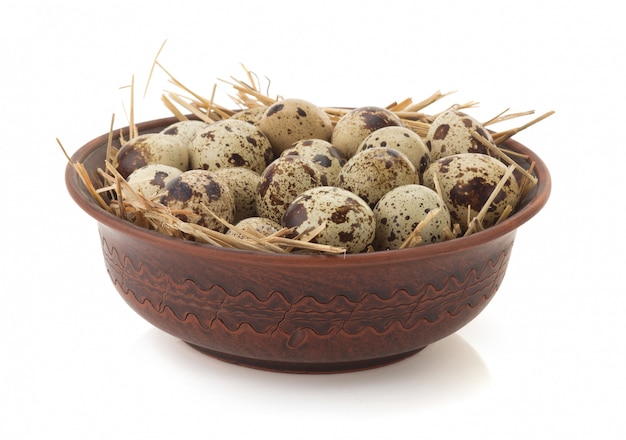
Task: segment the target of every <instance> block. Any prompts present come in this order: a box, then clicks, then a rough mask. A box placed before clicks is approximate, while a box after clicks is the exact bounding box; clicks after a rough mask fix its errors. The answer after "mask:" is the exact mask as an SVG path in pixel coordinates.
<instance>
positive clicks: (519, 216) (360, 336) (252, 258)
mask: <svg viewBox="0 0 626 440" xmlns="http://www.w3.org/2000/svg"><path fill="white" fill-rule="evenodd" d="M175 121H176V119H174V118H163V119H158V120H153V121H148V122H144V123H141V124H138V125H137V128H138V129H139V132H140V133H148V132H156V131H160V130H161V129H163V128H164V127H166V126H168V125H169V124H171V123H173V122H175ZM108 139H109V134H108V133H107V134H103V135H102V136H99V137H97V138H95V139H93V140H92V141H90V142H88V143H87V144H86V145H84V146H83V147H81V148H80V149H79V150H78V151H77V152H76V153H75V154H74V155H73V156H72V160H73V161H75V162H80V163H82V164H83V165H84V166H85V167H86V169H87V170H88V171H89V172H90V174H92V175H94V176H95V175H97V173H96V170H97V169H98V168H102V167H103V165H104V160H105V154H106V149H107V142H108ZM505 146H506V147H507V148H510V149H512V150H515V151H517V152H519V153H522V154H524V155H526V156H528V158H529V159H530V160H532V161H533V162H535V168H534V173H535V176H536V177H537V179H538V184H537V185H535V187H534V188H533V190H532V191H530V192H529V193H528V194H527V196H526V197H525V198H524V200H522V202H521V204H520V206H519V207H518V209H517V210H516V212H515V213H514V214H513V215H511V216H510V217H509V218H508V219H506V220H505V221H503V222H501V223H500V224H498V225H496V226H493V227H491V228H488V229H485V230H484V231H481V232H478V233H474V234H472V235H470V236H468V237H463V238H457V239H454V240H449V241H446V242H442V243H436V244H429V245H427V246H422V247H415V248H410V249H403V250H393V251H378V252H371V253H363V254H354V255H293V254H289V255H283V254H269V253H261V252H253V251H244V250H237V249H226V248H220V247H215V246H211V245H205V244H200V243H195V242H191V241H187V240H182V239H177V238H171V237H166V236H164V235H161V234H159V233H157V232H154V231H151V230H148V229H143V228H140V227H138V226H135V225H134V224H131V223H130V222H128V221H126V220H123V219H121V218H119V217H116V216H114V215H112V214H110V213H108V212H106V211H105V210H104V209H102V208H101V207H100V206H99V205H98V204H97V203H96V202H95V200H94V199H93V198H92V196H91V195H90V194H89V192H88V191H87V189H86V187H85V185H84V184H83V182H82V181H81V179H80V177H79V176H78V174H77V173H76V171H75V169H74V168H73V167H72V165H71V164H69V165H68V166H67V168H66V172H65V180H66V186H67V189H68V191H69V194H70V195H71V197H72V198H73V199H74V201H75V202H76V203H77V204H78V205H79V206H80V207H81V208H82V209H83V210H84V211H85V212H86V213H87V214H89V215H90V216H91V217H93V218H94V219H95V220H96V221H97V224H98V230H99V234H100V239H101V244H102V252H103V255H104V263H105V266H106V270H107V271H108V273H109V275H110V277H111V281H112V283H113V285H114V286H115V288H116V289H117V291H118V292H119V294H120V295H121V297H122V298H123V299H124V300H125V301H126V303H127V304H128V305H129V306H130V307H131V308H132V309H133V310H135V312H137V313H138V314H139V315H140V316H141V317H143V318H144V319H146V320H147V321H148V322H150V323H151V324H153V325H154V326H156V327H157V328H159V329H161V330H163V331H165V332H167V333H169V334H171V335H173V336H175V337H177V338H180V339H182V340H183V341H185V342H187V343H188V344H190V345H191V346H193V347H194V348H196V349H198V350H200V351H202V352H204V353H206V354H208V355H211V356H213V357H216V358H219V359H221V360H224V361H228V362H232V363H236V364H240V365H245V366H248V367H254V368H260V369H266V370H273V371H282V372H299V373H331V372H343V371H354V370H361V369H366V368H373V367H377V366H382V365H385V364H388V363H391V362H395V361H398V360H400V359H403V358H406V357H408V356H410V355H412V354H414V353H416V352H417V351H419V350H421V349H422V348H424V347H425V346H427V345H429V344H432V343H434V342H436V341H438V340H440V339H442V338H444V337H446V336H449V335H451V334H453V333H454V332H456V331H457V330H459V329H460V328H462V327H463V326H464V325H466V324H467V323H468V322H470V321H471V320H472V319H474V318H475V317H476V316H477V315H478V314H479V313H480V312H481V311H482V310H483V309H484V308H485V307H486V306H487V304H488V303H489V301H490V300H491V299H492V298H493V296H494V295H495V293H496V292H497V290H498V288H499V287H500V285H501V283H502V280H503V279H504V276H505V273H506V269H507V264H508V262H509V258H510V256H511V252H512V248H513V244H514V240H515V235H516V231H517V228H518V227H520V226H521V225H522V224H524V223H525V222H527V221H528V220H529V219H531V218H532V217H533V216H534V215H535V214H537V213H538V212H539V211H540V210H541V208H542V207H543V206H544V205H545V203H546V202H547V200H548V197H549V194H550V189H551V180H550V174H549V171H548V169H547V167H546V165H545V164H544V162H543V161H542V160H541V159H540V158H539V157H538V156H537V155H536V154H535V153H534V152H532V151H531V150H530V149H528V148H527V147H525V146H523V145H521V144H520V143H518V142H516V141H514V140H512V139H509V140H508V141H506V142H505ZM525 165H528V163H527V162H526V163H525Z"/></svg>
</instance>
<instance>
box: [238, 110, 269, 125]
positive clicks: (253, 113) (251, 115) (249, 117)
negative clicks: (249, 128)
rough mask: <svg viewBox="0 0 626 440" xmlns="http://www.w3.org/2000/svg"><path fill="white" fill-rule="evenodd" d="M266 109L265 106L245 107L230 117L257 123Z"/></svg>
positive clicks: (253, 123)
mask: <svg viewBox="0 0 626 440" xmlns="http://www.w3.org/2000/svg"><path fill="white" fill-rule="evenodd" d="M266 109H267V106H260V107H252V108H247V109H244V110H240V111H238V112H237V113H235V114H233V115H232V116H231V117H230V119H238V120H240V121H244V122H247V123H248V124H252V125H257V124H258V123H259V121H260V120H261V116H263V113H265V110H266Z"/></svg>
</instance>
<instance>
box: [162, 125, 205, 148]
mask: <svg viewBox="0 0 626 440" xmlns="http://www.w3.org/2000/svg"><path fill="white" fill-rule="evenodd" d="M208 125H209V124H208V123H207V122H204V121H197V120H195V119H188V120H184V121H178V122H174V123H173V124H170V125H168V126H167V127H165V128H164V129H163V130H161V134H166V135H169V136H175V137H177V138H178V139H180V141H181V142H182V143H183V145H185V147H187V148H189V145H190V144H191V141H192V140H193V138H195V137H196V133H198V131H200V130H202V129H204V128H206V127H207V126H208Z"/></svg>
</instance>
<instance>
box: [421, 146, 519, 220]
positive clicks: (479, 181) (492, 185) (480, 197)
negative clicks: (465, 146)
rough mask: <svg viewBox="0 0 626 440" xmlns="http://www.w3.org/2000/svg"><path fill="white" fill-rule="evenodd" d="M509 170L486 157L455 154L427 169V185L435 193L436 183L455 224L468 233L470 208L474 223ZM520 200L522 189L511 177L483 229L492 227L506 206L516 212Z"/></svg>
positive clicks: (496, 200) (473, 154) (498, 162)
mask: <svg viewBox="0 0 626 440" xmlns="http://www.w3.org/2000/svg"><path fill="white" fill-rule="evenodd" d="M507 168H508V167H507V166H506V165H505V164H503V163H502V162H500V161H499V160H498V159H496V158H494V157H491V156H487V155H485V154H480V153H460V154H454V155H451V156H446V157H443V158H441V159H438V160H436V161H434V162H433V163H432V164H431V165H430V167H428V169H427V170H426V172H425V173H424V185H426V186H428V187H429V188H432V189H435V190H436V186H435V179H436V181H437V182H438V185H439V188H440V190H441V197H442V198H443V200H444V202H445V203H446V205H447V206H448V209H449V210H450V216H451V219H452V222H453V223H458V224H459V225H460V226H461V229H462V230H463V231H465V230H467V227H468V207H469V217H470V221H471V219H472V218H474V217H475V216H476V215H477V214H478V212H480V210H481V209H482V208H483V205H484V204H485V203H486V202H487V200H488V199H489V197H490V196H491V194H492V193H493V191H494V190H495V189H496V186H497V185H498V183H499V182H500V180H501V179H502V178H503V177H504V175H505V173H506V172H507ZM518 197H519V185H518V182H517V179H516V178H515V176H514V175H511V178H510V179H508V180H507V181H506V183H505V185H504V186H503V188H502V189H501V190H500V192H499V193H498V195H497V196H496V198H495V199H494V201H493V203H492V204H491V206H490V207H489V209H488V211H487V213H486V215H485V217H484V220H483V223H482V225H483V227H485V228H486V227H489V226H493V225H494V224H495V223H496V222H497V220H498V219H499V218H500V216H501V215H502V213H503V211H504V210H505V209H506V206H507V205H511V207H512V208H515V206H516V205H517V201H518Z"/></svg>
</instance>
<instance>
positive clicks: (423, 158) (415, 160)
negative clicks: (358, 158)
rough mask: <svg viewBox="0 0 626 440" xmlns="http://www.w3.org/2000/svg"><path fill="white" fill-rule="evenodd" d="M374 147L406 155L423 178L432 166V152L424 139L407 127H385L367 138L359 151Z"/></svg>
mask: <svg viewBox="0 0 626 440" xmlns="http://www.w3.org/2000/svg"><path fill="white" fill-rule="evenodd" d="M374 147H389V148H393V149H394V150H398V151H399V152H401V153H404V154H405V155H406V157H408V158H409V160H410V161H411V163H412V164H413V166H414V167H415V169H417V172H418V174H419V175H420V176H421V175H422V174H424V171H426V168H428V165H430V152H429V151H428V147H426V144H425V143H424V141H423V140H422V138H421V137H420V136H419V135H418V134H417V133H415V132H414V131H413V130H411V129H409V128H406V127H399V126H395V125H393V126H389V127H383V128H380V129H378V130H376V131H375V132H373V133H372V134H370V135H369V136H367V137H366V138H365V139H364V140H363V142H362V143H361V145H360V146H359V148H358V149H357V152H358V151H362V150H365V149H368V148H374Z"/></svg>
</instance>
